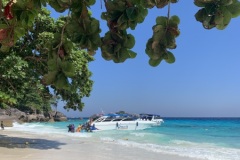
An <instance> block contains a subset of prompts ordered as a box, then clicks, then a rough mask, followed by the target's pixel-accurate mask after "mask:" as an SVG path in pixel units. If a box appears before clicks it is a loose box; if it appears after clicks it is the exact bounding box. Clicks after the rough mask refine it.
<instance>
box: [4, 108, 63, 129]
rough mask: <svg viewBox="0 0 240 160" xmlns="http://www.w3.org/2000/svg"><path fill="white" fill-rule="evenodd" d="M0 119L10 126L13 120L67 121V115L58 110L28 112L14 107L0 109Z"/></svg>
mask: <svg viewBox="0 0 240 160" xmlns="http://www.w3.org/2000/svg"><path fill="white" fill-rule="evenodd" d="M0 121H4V125H5V126H8V127H11V126H12V123H13V122H14V121H17V122H55V121H67V117H66V116H65V115H64V114H63V113H61V112H58V111H50V112H48V113H46V114H28V113H25V112H22V111H20V110H18V109H16V108H7V109H0Z"/></svg>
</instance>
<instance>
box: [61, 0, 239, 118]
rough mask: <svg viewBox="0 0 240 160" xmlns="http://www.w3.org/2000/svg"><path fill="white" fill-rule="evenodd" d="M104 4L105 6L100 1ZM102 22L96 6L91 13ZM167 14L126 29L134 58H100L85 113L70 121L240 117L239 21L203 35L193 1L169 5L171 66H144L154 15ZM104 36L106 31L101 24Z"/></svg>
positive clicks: (93, 65)
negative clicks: (128, 116)
mask: <svg viewBox="0 0 240 160" xmlns="http://www.w3.org/2000/svg"><path fill="white" fill-rule="evenodd" d="M102 2H103V1H102ZM91 9H92V12H93V16H94V17H95V18H97V19H99V20H100V15H101V12H103V11H105V8H104V5H103V8H102V9H101V4H100V2H97V3H96V4H95V5H94V6H93V7H92V8H91ZM166 9H167V7H166V8H165V9H151V10H149V13H148V16H147V17H146V19H145V21H144V22H143V23H141V24H139V25H138V26H137V27H136V29H135V30H133V31H132V30H129V33H131V34H133V35H134V36H135V39H136V44H135V47H134V48H133V49H132V50H133V51H135V52H137V57H136V58H135V59H129V60H127V61H125V62H124V63H120V64H115V63H114V62H112V61H106V60H104V59H103V58H102V57H101V52H100V49H99V50H98V51H97V53H96V55H95V61H94V62H91V63H90V64H89V69H90V70H91V71H92V72H93V76H92V80H93V81H94V86H93V90H92V93H91V96H90V97H89V98H84V100H83V101H84V103H85V108H84V109H83V112H78V111H77V112H74V111H69V112H67V111H64V110H63V109H61V108H62V106H63V104H62V103H60V104H59V107H58V109H59V110H60V111H62V112H63V113H65V114H66V115H67V116H69V117H79V116H80V117H83V116H90V115H92V114H94V113H100V112H101V111H102V110H103V111H104V112H106V113H107V112H116V111H119V110H124V111H127V112H130V113H142V112H144V113H156V114H160V115H162V116H163V117H240V97H239V96H240V71H239V69H240V40H239V38H240V19H239V18H234V19H232V20H231V22H230V24H229V26H228V27H227V28H226V29H224V30H217V29H211V30H206V29H204V28H203V27H202V24H201V23H199V22H197V21H196V20H195V17H194V15H195V13H196V12H197V11H198V10H199V8H198V7H196V6H195V5H194V4H193V1H187V0H182V1H179V2H178V3H176V4H172V5H171V12H170V14H171V15H178V16H179V17H180V19H181V22H180V25H179V28H180V31H181V34H180V36H179V37H178V38H177V39H176V42H177V48H176V49H174V50H172V52H173V54H174V55H175V57H176V62H175V63H174V64H168V63H166V62H165V61H163V62H161V64H160V65H159V66H157V67H151V66H150V65H149V64H148V60H149V58H148V56H147V55H146V53H145V46H146V42H147V40H148V39H149V38H150V37H152V26H153V25H155V19H156V17H157V16H166V15H167V10H166ZM100 25H101V28H102V33H101V34H102V35H104V34H105V32H107V29H108V28H107V26H106V21H101V24H100Z"/></svg>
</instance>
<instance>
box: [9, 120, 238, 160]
mask: <svg viewBox="0 0 240 160" xmlns="http://www.w3.org/2000/svg"><path fill="white" fill-rule="evenodd" d="M85 122H86V119H83V120H78V119H69V121H67V122H55V123H28V124H21V125H20V124H14V127H13V128H12V129H13V130H19V131H26V132H31V133H34V134H48V135H49V134H51V135H60V136H72V137H74V138H78V137H81V138H90V139H93V140H94V139H100V140H103V141H111V142H114V143H118V144H120V145H124V146H131V147H136V148H143V149H146V150H151V151H153V152H161V153H167V154H174V155H180V156H187V157H194V158H203V159H206V160H240V118H164V123H163V124H162V125H161V126H159V127H153V128H149V129H146V130H137V131H117V130H114V131H98V132H93V133H87V132H81V133H78V132H76V133H68V128H67V126H68V125H69V124H72V123H73V124H75V126H78V125H79V124H83V123H85Z"/></svg>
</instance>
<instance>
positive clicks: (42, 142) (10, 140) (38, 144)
mask: <svg viewBox="0 0 240 160" xmlns="http://www.w3.org/2000/svg"><path fill="white" fill-rule="evenodd" d="M61 145H66V143H61V142H58V141H53V140H47V139H36V138H21V137H9V136H6V135H1V134H0V147H6V148H32V149H41V150H48V149H60V146H61Z"/></svg>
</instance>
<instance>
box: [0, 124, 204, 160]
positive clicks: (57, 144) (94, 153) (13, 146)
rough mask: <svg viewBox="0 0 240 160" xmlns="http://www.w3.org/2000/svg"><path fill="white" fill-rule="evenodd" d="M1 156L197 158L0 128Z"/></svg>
mask: <svg viewBox="0 0 240 160" xmlns="http://www.w3.org/2000/svg"><path fill="white" fill-rule="evenodd" d="M0 155H1V159H8V160H16V159H18V160H32V159H34V160H43V159H51V160H66V159H68V160H75V159H79V158H80V159H91V160H101V159H104V160H112V159H121V160H133V159H138V160H146V159H151V160H159V159H163V160H200V159H198V158H189V157H181V156H178V155H170V154H164V153H159V152H157V153H156V152H152V151H147V150H144V149H141V148H134V147H129V146H123V145H119V144H115V143H114V142H111V141H109V142H106V141H104V142H103V141H101V140H96V139H91V138H79V137H63V136H54V135H44V136H42V135H36V134H30V133H25V132H20V131H14V130H9V129H6V130H0Z"/></svg>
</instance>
